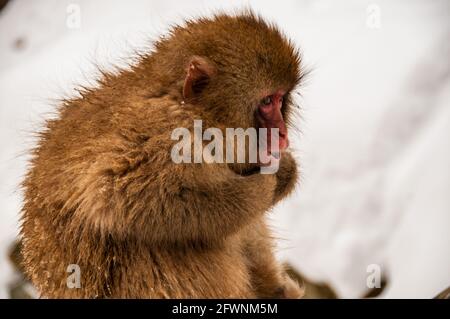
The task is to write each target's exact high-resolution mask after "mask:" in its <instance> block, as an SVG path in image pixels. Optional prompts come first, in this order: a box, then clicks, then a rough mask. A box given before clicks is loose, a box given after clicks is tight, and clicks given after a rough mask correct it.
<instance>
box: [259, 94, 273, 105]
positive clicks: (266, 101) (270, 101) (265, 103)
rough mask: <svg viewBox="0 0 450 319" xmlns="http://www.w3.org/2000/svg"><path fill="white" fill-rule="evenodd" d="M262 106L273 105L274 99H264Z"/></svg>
mask: <svg viewBox="0 0 450 319" xmlns="http://www.w3.org/2000/svg"><path fill="white" fill-rule="evenodd" d="M261 104H262V105H270V104H272V97H271V96H266V97H265V98H263V99H262V101H261Z"/></svg>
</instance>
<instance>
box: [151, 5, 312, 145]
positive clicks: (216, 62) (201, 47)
mask: <svg viewBox="0 0 450 319" xmlns="http://www.w3.org/2000/svg"><path fill="white" fill-rule="evenodd" d="M300 61H301V58H300V55H299V53H298V51H297V50H296V48H295V47H294V46H293V44H292V43H291V42H290V41H289V40H288V39H287V38H286V37H285V36H284V35H283V34H282V33H281V32H280V31H279V30H278V29H277V28H276V27H275V26H274V25H272V24H269V23H267V22H265V21H264V20H263V19H262V18H260V17H258V16H256V15H254V14H253V13H251V12H247V13H244V14H241V15H237V16H229V15H217V16H215V17H213V18H211V19H199V20H195V21H188V22H187V23H186V25H185V26H178V27H175V28H174V29H173V30H172V32H171V34H170V36H169V37H167V38H163V39H162V40H160V41H159V42H158V43H157V44H156V52H155V55H154V61H153V63H152V64H153V68H158V64H160V65H161V66H163V67H164V69H165V70H171V71H170V73H169V75H168V76H167V78H165V79H164V80H165V81H166V82H165V83H164V84H163V85H165V86H166V87H175V88H176V90H175V91H177V92H179V96H178V98H179V99H180V102H181V101H184V102H185V106H186V107H191V108H194V109H196V110H199V112H200V114H201V113H202V111H205V113H204V114H209V115H212V118H214V120H215V121H217V123H222V124H223V125H224V126H225V127H234V128H243V129H247V128H250V127H254V128H257V129H258V128H267V129H268V131H270V129H271V128H278V129H279V147H280V149H281V150H283V149H285V148H286V147H288V145H289V140H288V133H287V126H288V125H287V123H291V113H292V112H291V110H292V106H291V93H292V91H293V90H294V89H295V88H296V86H297V85H298V84H299V82H300V80H301V78H302V74H303V72H302V70H301V68H300ZM200 119H201V118H200ZM267 140H268V143H270V136H268V139H267ZM268 146H269V145H268Z"/></svg>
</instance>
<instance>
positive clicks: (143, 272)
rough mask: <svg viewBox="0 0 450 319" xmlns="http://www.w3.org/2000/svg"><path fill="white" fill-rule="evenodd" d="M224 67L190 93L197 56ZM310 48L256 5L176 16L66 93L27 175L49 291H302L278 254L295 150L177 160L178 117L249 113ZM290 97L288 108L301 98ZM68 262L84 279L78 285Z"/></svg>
mask: <svg viewBox="0 0 450 319" xmlns="http://www.w3.org/2000/svg"><path fill="white" fill-rule="evenodd" d="M194 55H198V56H204V57H207V58H208V59H209V60H210V61H211V62H212V63H213V64H214V66H215V67H216V68H217V70H218V72H217V76H215V77H213V78H212V79H211V80H210V81H208V83H206V84H205V85H204V86H203V87H202V88H201V94H199V96H198V98H197V99H195V100H193V101H189V102H188V103H185V104H184V105H182V100H183V97H182V87H183V80H184V77H185V74H186V67H187V63H188V61H189V59H190V57H192V56H194ZM299 63H300V58H299V56H298V54H297V52H296V50H295V49H294V48H293V46H292V45H291V44H290V43H289V42H288V41H287V40H286V39H285V38H284V36H283V35H282V34H281V33H280V32H279V31H278V30H277V29H276V28H275V27H274V26H271V25H269V24H267V23H266V22H264V21H263V20H262V19H261V18H259V17H256V16H255V15H253V14H252V13H244V14H241V15H238V16H234V17H232V16H228V15H217V16H215V17H213V18H211V19H199V20H196V21H188V22H187V23H186V25H184V26H179V27H175V28H174V29H173V30H172V31H171V34H170V35H169V36H168V37H165V38H163V39H161V40H160V41H159V42H157V43H156V45H155V50H154V52H150V53H147V54H144V55H142V56H140V58H139V61H138V63H137V64H136V65H134V66H132V67H131V68H130V69H129V70H122V71H120V72H118V73H117V74H104V76H103V77H102V79H101V80H100V82H99V85H98V86H97V87H96V88H93V89H89V90H84V91H82V96H81V97H79V98H74V99H70V100H67V101H64V103H63V104H62V105H61V106H60V108H59V112H58V117H57V119H55V120H50V121H48V123H47V128H46V130H44V131H43V132H42V133H41V134H40V138H39V143H38V146H37V147H36V148H35V149H34V151H33V159H32V160H31V163H30V169H29V171H28V174H27V176H26V179H25V181H24V183H23V186H24V193H25V204H24V207H23V216H22V229H21V233H22V236H23V245H24V246H23V254H24V260H25V262H24V264H25V268H26V271H27V273H28V275H29V277H30V278H31V280H32V282H33V283H34V285H35V286H36V287H37V289H38V291H39V292H40V294H41V295H42V296H44V297H50V298H60V297H62V298H72V297H73V298H105V297H112V298H191V297H193V298H199V297H200V298H231V297H233V298H253V297H291V298H295V297H299V296H300V295H301V290H300V289H299V288H298V286H297V284H296V283H293V282H292V281H291V280H290V279H289V278H288V277H287V276H286V275H285V273H284V270H283V269H282V267H281V266H280V265H279V264H278V262H277V261H276V260H275V259H274V256H273V247H272V246H273V241H272V238H271V235H270V232H269V230H268V228H267V226H266V223H265V215H266V213H267V212H268V211H269V210H270V209H271V208H272V207H273V206H274V205H275V204H276V203H277V202H278V201H279V200H281V199H282V198H284V197H286V196H287V195H288V194H289V193H290V192H291V191H292V190H293V188H294V186H295V183H296V180H297V168H296V163H295V161H294V159H293V157H292V156H291V155H290V154H289V153H285V154H283V156H282V160H281V167H280V170H279V172H278V173H277V174H276V175H262V174H251V173H247V174H246V173H245V172H246V171H247V172H252V171H251V170H250V168H249V167H243V166H232V165H231V166H228V165H227V164H174V163H173V162H172V160H171V158H170V151H171V148H172V146H173V145H174V143H175V141H172V140H171V138H170V134H171V132H172V130H173V129H175V128H177V127H187V128H192V125H193V121H194V119H202V120H203V127H204V128H205V127H219V128H222V127H223V128H224V127H243V128H247V127H252V126H254V118H253V113H254V107H255V105H256V103H257V101H258V96H259V94H260V92H262V91H264V90H270V89H271V88H275V87H279V86H283V87H286V88H287V89H288V90H291V89H293V88H294V87H295V86H296V85H297V84H298V82H299V81H300V78H301V72H300V69H299ZM285 103H286V106H285V107H284V109H283V112H284V113H285V114H284V116H285V118H286V121H287V122H289V117H290V115H289V112H290V101H289V100H288V99H286V101H285ZM69 264H78V265H79V266H80V269H81V288H78V289H76V288H75V289H69V288H68V287H67V286H66V279H67V277H68V275H69V273H67V272H66V270H67V267H68V265H69Z"/></svg>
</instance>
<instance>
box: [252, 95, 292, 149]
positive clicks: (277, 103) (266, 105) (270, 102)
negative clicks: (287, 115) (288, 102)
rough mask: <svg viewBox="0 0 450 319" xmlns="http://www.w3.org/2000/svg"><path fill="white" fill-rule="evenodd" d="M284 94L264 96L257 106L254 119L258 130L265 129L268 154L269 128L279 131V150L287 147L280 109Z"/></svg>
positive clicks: (270, 142)
mask: <svg viewBox="0 0 450 319" xmlns="http://www.w3.org/2000/svg"><path fill="white" fill-rule="evenodd" d="M284 94H285V92H283V91H277V92H275V93H273V94H270V95H267V96H265V97H264V98H263V99H262V100H261V102H260V103H259V105H258V111H257V112H256V119H257V122H258V124H259V127H260V128H267V149H268V152H269V153H270V149H271V145H272V141H271V134H270V131H271V130H270V129H271V128H278V129H279V149H280V151H281V150H284V149H286V148H287V147H288V146H289V139H288V132H287V128H286V124H285V122H284V119H283V114H282V112H281V108H282V106H283V96H284Z"/></svg>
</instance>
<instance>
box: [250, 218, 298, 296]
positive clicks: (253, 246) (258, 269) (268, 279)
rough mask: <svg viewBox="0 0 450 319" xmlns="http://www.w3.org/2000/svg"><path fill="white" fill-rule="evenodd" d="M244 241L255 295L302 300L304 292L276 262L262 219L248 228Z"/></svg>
mask: <svg viewBox="0 0 450 319" xmlns="http://www.w3.org/2000/svg"><path fill="white" fill-rule="evenodd" d="M246 236H247V237H246V238H245V239H244V249H245V256H246V259H247V262H248V267H249V270H250V278H251V282H252V286H253V289H254V290H255V294H256V296H257V297H259V298H289V299H295V298H301V297H302V296H303V290H302V289H301V288H300V287H299V285H298V283H296V282H294V281H293V280H292V279H291V278H290V277H289V276H288V275H287V274H286V272H285V270H284V269H283V267H282V266H281V265H280V264H279V263H278V262H277V261H276V259H275V257H274V253H273V244H272V243H273V240H272V238H271V237H270V232H269V230H268V229H267V226H266V224H265V222H264V219H262V218H261V219H260V220H259V221H258V222H256V223H255V224H254V225H251V226H250V227H248V230H247V232H246Z"/></svg>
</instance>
